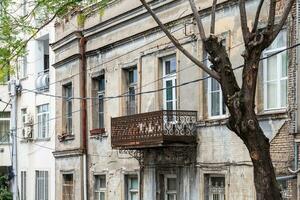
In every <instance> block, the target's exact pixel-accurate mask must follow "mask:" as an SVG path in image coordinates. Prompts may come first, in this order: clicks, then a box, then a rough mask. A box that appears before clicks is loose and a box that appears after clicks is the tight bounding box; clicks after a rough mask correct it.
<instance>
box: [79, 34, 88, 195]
mask: <svg viewBox="0 0 300 200" xmlns="http://www.w3.org/2000/svg"><path fill="white" fill-rule="evenodd" d="M85 47H86V38H85V37H84V36H83V35H82V34H81V37H80V41H79V51H80V60H79V68H80V69H79V73H80V94H81V97H82V99H81V100H80V108H81V132H82V142H81V149H82V151H83V163H82V165H83V166H82V169H83V197H84V198H83V199H84V200H87V199H88V188H89V186H88V185H89V182H88V177H89V174H88V158H87V155H88V146H87V111H86V107H87V106H86V99H85V98H86V56H85Z"/></svg>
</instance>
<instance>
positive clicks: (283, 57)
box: [280, 52, 287, 77]
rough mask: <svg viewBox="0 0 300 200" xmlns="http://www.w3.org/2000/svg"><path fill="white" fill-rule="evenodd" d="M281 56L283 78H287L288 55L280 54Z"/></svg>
mask: <svg viewBox="0 0 300 200" xmlns="http://www.w3.org/2000/svg"><path fill="white" fill-rule="evenodd" d="M280 56H281V62H282V64H281V77H287V54H286V52H283V53H281V54H280Z"/></svg>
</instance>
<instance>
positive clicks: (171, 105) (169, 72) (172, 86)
mask: <svg viewBox="0 0 300 200" xmlns="http://www.w3.org/2000/svg"><path fill="white" fill-rule="evenodd" d="M162 61H163V88H164V92H163V94H164V95H163V96H164V97H163V104H164V110H176V108H177V104H176V96H177V94H176V84H177V83H176V57H175V56H170V57H165V58H163V59H162Z"/></svg>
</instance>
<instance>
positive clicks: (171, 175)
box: [164, 174, 178, 200]
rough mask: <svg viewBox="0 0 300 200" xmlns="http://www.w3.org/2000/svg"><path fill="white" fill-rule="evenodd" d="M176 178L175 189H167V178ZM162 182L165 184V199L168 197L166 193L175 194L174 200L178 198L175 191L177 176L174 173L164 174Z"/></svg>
mask: <svg viewBox="0 0 300 200" xmlns="http://www.w3.org/2000/svg"><path fill="white" fill-rule="evenodd" d="M170 178H172V179H174V178H175V179H176V190H168V179H170ZM164 184H165V191H164V192H165V199H168V195H174V194H175V195H176V197H175V200H177V199H178V191H177V176H176V174H166V175H164Z"/></svg>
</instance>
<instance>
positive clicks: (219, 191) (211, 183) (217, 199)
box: [205, 175, 225, 200]
mask: <svg viewBox="0 0 300 200" xmlns="http://www.w3.org/2000/svg"><path fill="white" fill-rule="evenodd" d="M205 200H225V177H224V176H220V175H205Z"/></svg>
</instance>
